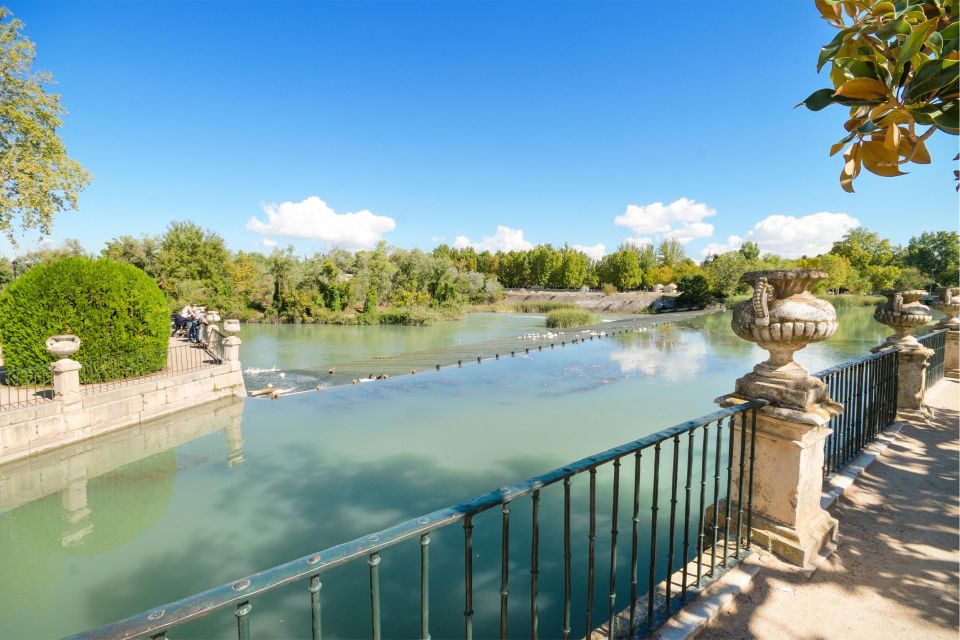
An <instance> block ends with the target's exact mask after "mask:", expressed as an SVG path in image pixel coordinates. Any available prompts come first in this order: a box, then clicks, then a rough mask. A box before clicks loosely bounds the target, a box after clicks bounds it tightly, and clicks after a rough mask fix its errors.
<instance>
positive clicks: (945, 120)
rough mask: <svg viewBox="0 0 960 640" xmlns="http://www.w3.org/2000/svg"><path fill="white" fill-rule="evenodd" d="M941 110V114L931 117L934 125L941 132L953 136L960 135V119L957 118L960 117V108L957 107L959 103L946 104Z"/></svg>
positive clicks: (954, 101)
mask: <svg viewBox="0 0 960 640" xmlns="http://www.w3.org/2000/svg"><path fill="white" fill-rule="evenodd" d="M941 109H942V110H941V111H940V113H939V114H937V115H931V116H930V118H931V120H933V124H935V125H936V126H937V128H938V129H940V130H941V131H945V132H947V133H952V134H953V135H958V134H960V118H958V117H957V116H958V115H960V107H958V106H957V101H956V100H953V101H951V102H947V103H944V104H943V106H942V107H941Z"/></svg>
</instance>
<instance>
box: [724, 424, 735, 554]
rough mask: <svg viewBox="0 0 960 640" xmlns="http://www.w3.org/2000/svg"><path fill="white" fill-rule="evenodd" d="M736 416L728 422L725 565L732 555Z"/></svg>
mask: <svg viewBox="0 0 960 640" xmlns="http://www.w3.org/2000/svg"><path fill="white" fill-rule="evenodd" d="M735 420H736V416H730V420H729V422H728V423H727V429H729V430H730V438H729V440H730V442H729V444H728V446H727V499H726V500H724V504H723V517H724V524H723V566H727V559H728V558H729V557H730V549H729V544H730V499H731V498H732V497H733V491H731V488H732V487H733V436H734V433H733V432H734V431H735V429H734V428H733V427H734V425H735V424H736V422H735Z"/></svg>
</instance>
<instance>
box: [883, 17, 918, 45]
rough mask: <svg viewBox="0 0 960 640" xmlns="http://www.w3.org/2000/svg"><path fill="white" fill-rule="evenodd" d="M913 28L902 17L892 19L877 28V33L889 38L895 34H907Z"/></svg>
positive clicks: (885, 38)
mask: <svg viewBox="0 0 960 640" xmlns="http://www.w3.org/2000/svg"><path fill="white" fill-rule="evenodd" d="M912 30H913V28H912V27H911V26H910V23H909V22H907V21H906V20H904V19H903V18H898V19H896V20H892V21H890V22H888V23H887V24H885V25H883V26H882V27H880V28H879V29H878V30H877V35H878V36H879V37H881V38H883V39H884V40H889V39H890V38H892V37H893V36H895V35H901V36H908V35H910V32H911V31H912Z"/></svg>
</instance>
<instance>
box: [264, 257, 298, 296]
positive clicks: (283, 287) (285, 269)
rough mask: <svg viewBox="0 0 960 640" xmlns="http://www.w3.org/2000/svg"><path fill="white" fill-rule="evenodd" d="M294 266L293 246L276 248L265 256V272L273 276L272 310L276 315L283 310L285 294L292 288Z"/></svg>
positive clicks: (295, 263)
mask: <svg viewBox="0 0 960 640" xmlns="http://www.w3.org/2000/svg"><path fill="white" fill-rule="evenodd" d="M296 266H297V258H296V256H294V255H293V245H290V246H288V247H287V248H286V249H281V248H279V247H277V248H275V249H274V250H273V251H272V252H270V255H269V256H267V272H268V273H269V274H270V275H271V276H273V308H274V309H276V310H277V313H283V311H284V310H285V304H284V302H285V301H286V300H287V297H286V294H287V293H288V292H289V291H290V289H291V288H292V284H293V280H294V279H295V276H294V273H293V271H294V268H295V267H296Z"/></svg>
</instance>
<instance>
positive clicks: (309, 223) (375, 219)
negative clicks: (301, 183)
mask: <svg viewBox="0 0 960 640" xmlns="http://www.w3.org/2000/svg"><path fill="white" fill-rule="evenodd" d="M262 208H263V212H264V213H265V214H266V216H267V220H266V222H263V221H261V220H260V219H259V218H257V217H256V216H254V217H252V218H250V220H249V222H247V227H246V228H247V231H252V232H254V233H259V234H261V235H272V236H282V237H285V238H304V239H310V240H320V241H322V242H326V243H329V244H331V245H333V246H339V247H343V248H345V249H369V248H371V247H373V246H375V245H376V244H377V242H379V241H380V240H381V239H382V237H383V234H384V233H387V232H389V231H393V230H394V229H395V228H396V227H397V223H396V222H395V221H394V220H393V219H392V218H388V217H386V216H378V215H376V214H374V213H372V212H371V211H368V210H366V209H364V210H363V211H357V212H355V213H337V212H336V211H334V210H333V209H332V208H331V207H330V206H329V205H328V204H327V203H326V202H324V201H323V200H321V199H320V198H318V197H317V196H310V197H309V198H307V199H306V200H303V201H301V202H284V203H282V204H272V203H271V204H264V205H263V207H262ZM264 244H266V243H264Z"/></svg>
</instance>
